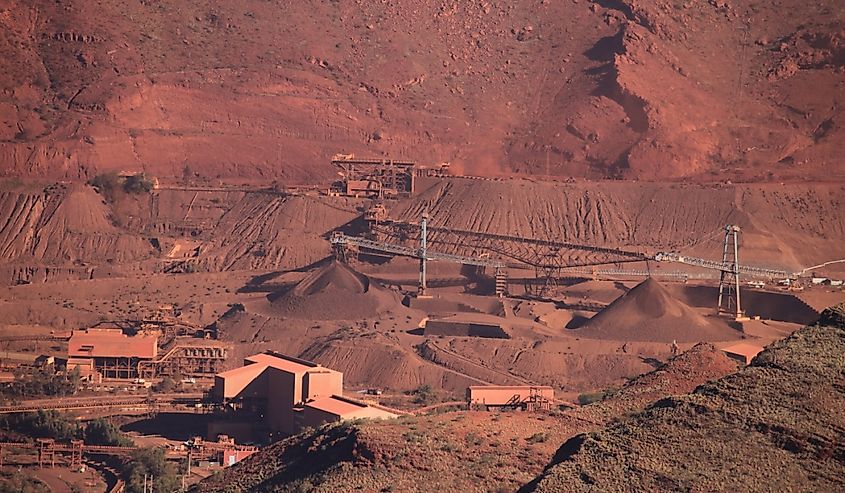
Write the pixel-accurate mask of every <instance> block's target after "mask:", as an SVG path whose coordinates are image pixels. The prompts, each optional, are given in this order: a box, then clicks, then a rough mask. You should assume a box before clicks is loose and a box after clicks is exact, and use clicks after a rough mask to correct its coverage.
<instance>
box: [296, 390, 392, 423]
mask: <svg viewBox="0 0 845 493" xmlns="http://www.w3.org/2000/svg"><path fill="white" fill-rule="evenodd" d="M299 417H300V419H299V423H298V424H299V425H300V428H306V427H317V426H320V425H322V424H324V423H334V422H337V421H343V420H347V419H359V418H370V419H388V418H395V417H396V414H394V413H391V412H388V411H385V410H383V409H379V408H377V407H373V406H368V405H367V404H364V403H362V402H358V401H355V400H352V399H347V398H346V397H342V396H339V395H333V396H331V397H326V398H324V399H317V400H315V401H312V402H308V403H306V404H305V405H304V406H302V412H301V414H300V415H299Z"/></svg>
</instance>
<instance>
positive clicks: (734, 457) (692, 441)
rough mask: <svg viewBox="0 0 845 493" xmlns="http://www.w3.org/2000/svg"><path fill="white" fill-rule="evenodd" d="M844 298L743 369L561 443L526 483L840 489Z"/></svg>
mask: <svg viewBox="0 0 845 493" xmlns="http://www.w3.org/2000/svg"><path fill="white" fill-rule="evenodd" d="M843 489H845V305H839V307H837V308H833V309H829V310H827V311H825V312H824V314H823V315H822V318H821V319H820V321H819V322H818V323H817V324H816V325H813V326H810V327H806V328H804V329H801V330H800V331H798V332H796V333H795V334H794V335H792V336H790V337H788V338H787V339H784V340H782V341H780V342H777V343H775V344H773V345H772V346H770V347H769V348H768V349H766V350H765V351H764V352H762V353H761V354H759V355H758V356H757V357H756V358H755V360H754V361H753V362H752V364H751V365H750V366H748V367H747V368H745V369H743V370H742V371H740V372H739V373H736V374H733V375H729V376H727V377H725V378H722V379H721V380H718V381H716V382H713V383H710V384H705V385H702V386H701V387H699V388H698V389H696V390H695V392H693V393H691V394H689V395H685V396H681V397H671V398H667V399H663V400H660V401H658V402H656V403H655V404H654V405H652V406H651V407H649V408H648V409H647V410H645V411H644V412H642V413H640V414H638V415H636V416H634V417H632V418H630V419H627V420H624V421H622V422H619V423H617V424H614V425H612V426H609V427H607V428H605V429H604V430H601V431H596V432H592V433H587V434H582V435H578V436H576V437H574V438H572V439H570V440H568V441H567V442H566V443H564V444H563V446H561V447H560V449H559V450H558V452H557V454H556V456H555V458H554V459H553V460H552V463H551V464H550V466H549V467H548V468H547V469H546V471H545V472H544V473H543V474H542V475H541V476H540V477H539V478H537V479H536V480H535V481H534V482H532V483H531V484H530V485H528V486H526V487H525V488H523V490H522V491H524V492H538V493H539V492H560V491H842V490H843Z"/></svg>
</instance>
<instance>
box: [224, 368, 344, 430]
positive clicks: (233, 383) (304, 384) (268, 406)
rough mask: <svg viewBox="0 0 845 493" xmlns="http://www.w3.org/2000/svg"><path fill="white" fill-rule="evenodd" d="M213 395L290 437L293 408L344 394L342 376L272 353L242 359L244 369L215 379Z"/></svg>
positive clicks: (225, 373) (231, 371)
mask: <svg viewBox="0 0 845 493" xmlns="http://www.w3.org/2000/svg"><path fill="white" fill-rule="evenodd" d="M212 392H213V395H214V396H215V397H216V399H217V400H218V401H220V402H224V403H229V404H236V405H238V406H239V407H244V408H248V409H251V410H253V411H254V412H257V413H258V414H263V415H264V416H265V422H266V424H267V426H268V428H269V429H270V430H271V431H281V432H283V433H287V434H293V433H295V431H296V424H295V423H294V414H295V411H294V407H297V406H301V405H302V404H303V403H305V402H308V401H311V400H315V399H319V398H321V397H329V396H331V395H334V394H340V393H342V392H343V373H340V372H339V371H335V370H332V369H330V368H325V367H322V366H320V365H318V364H317V363H313V362H311V361H306V360H303V359H299V358H294V357H292V356H286V355H283V354H279V353H274V352H266V353H260V354H255V355H252V356H249V357H247V358H245V359H244V366H242V367H240V368H235V369H233V370H229V371H226V372H223V373H218V374H217V375H215V377H214V389H213V391H212Z"/></svg>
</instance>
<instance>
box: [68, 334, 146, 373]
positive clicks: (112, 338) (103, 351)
mask: <svg viewBox="0 0 845 493" xmlns="http://www.w3.org/2000/svg"><path fill="white" fill-rule="evenodd" d="M157 355H158V336H156V335H144V334H139V335H136V336H131V337H130V336H128V335H126V334H124V333H123V331H122V330H121V329H87V330H75V331H73V334H71V336H70V340H69V341H68V370H73V369H74V368H76V367H78V368H79V369H80V371H81V372H85V373H90V372H92V371H96V372H97V373H99V374H100V375H102V377H103V378H136V377H138V364H139V363H140V362H142V361H151V360H154V359H155V358H156V356H157Z"/></svg>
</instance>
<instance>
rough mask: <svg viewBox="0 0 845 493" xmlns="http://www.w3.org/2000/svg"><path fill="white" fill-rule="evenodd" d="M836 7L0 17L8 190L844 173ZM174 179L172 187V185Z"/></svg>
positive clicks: (187, 9)
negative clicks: (93, 184)
mask: <svg viewBox="0 0 845 493" xmlns="http://www.w3.org/2000/svg"><path fill="white" fill-rule="evenodd" d="M843 22H844V20H843V9H842V8H841V4H840V3H839V2H838V1H837V0H824V1H819V2H803V1H798V0H787V1H785V2H778V3H774V2H762V3H761V2H751V1H747V0H736V1H730V2H728V1H711V2H687V3H683V2H676V3H652V2H636V1H632V0H623V1H618V2H611V1H603V0H597V1H595V2H589V1H582V2H579V1H575V0H567V1H560V2H528V1H519V2H495V1H485V2H474V3H460V2H442V1H440V0H425V1H419V0H413V1H411V0H401V1H397V2H390V3H373V2H354V3H351V2H320V1H312V0H309V1H300V2H289V3H286V4H284V6H282V5H280V4H277V3H272V2H270V3H268V2H260V1H254V0H245V1H240V2H228V1H227V2H222V1H213V0H203V1H200V2H184V1H181V2H135V3H132V2H130V3H126V2H122V1H116V0H105V1H101V2H96V3H92V2H88V1H82V0H75V1H70V2H63V3H61V4H57V3H55V2H51V1H47V0H36V1H20V0H10V1H7V2H4V3H3V5H2V6H0V24H2V26H3V29H2V30H0V54H2V56H0V74H2V75H0V88H2V94H0V115H2V117H0V163H2V171H3V172H4V173H6V174H9V175H16V176H30V177H31V176H40V177H50V178H65V179H80V178H81V179H87V178H91V177H93V176H94V175H95V174H97V173H99V172H102V171H105V170H130V171H146V172H148V173H149V174H152V175H156V176H160V177H176V178H179V179H182V178H183V177H194V178H205V179H211V180H214V179H217V178H233V179H238V180H248V179H263V180H268V179H274V178H277V179H281V180H283V181H294V182H307V183H311V182H313V181H314V179H315V178H323V179H325V178H328V177H330V176H333V174H334V172H333V170H331V169H330V167H329V166H328V157H329V156H331V155H333V154H334V153H337V152H354V153H356V154H359V155H381V154H388V155H391V156H398V157H404V158H412V159H417V160H420V161H423V162H427V163H439V162H442V161H448V162H452V163H453V165H454V166H455V168H456V169H457V170H459V171H462V172H465V173H467V174H477V175H510V174H512V173H520V174H531V175H535V176H536V175H547V176H580V177H593V178H600V177H624V178H629V179H646V180H665V179H695V180H704V181H722V180H725V179H732V180H734V181H736V180H782V179H788V180H802V181H803V180H830V179H841V178H843V171H845V170H843V167H842V161H841V156H840V155H839V153H838V152H837V151H838V150H839V147H840V145H839V144H837V142H841V141H842V140H843V133H842V132H843V130H842V129H843V125H842V118H843V113H842V112H843V107H845V105H843V99H842V98H843V94H845V91H843V86H842V84H843V63H845V58H843V53H845V51H843V34H842V32H843V31H842V30H843ZM183 175H184V176H183Z"/></svg>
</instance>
